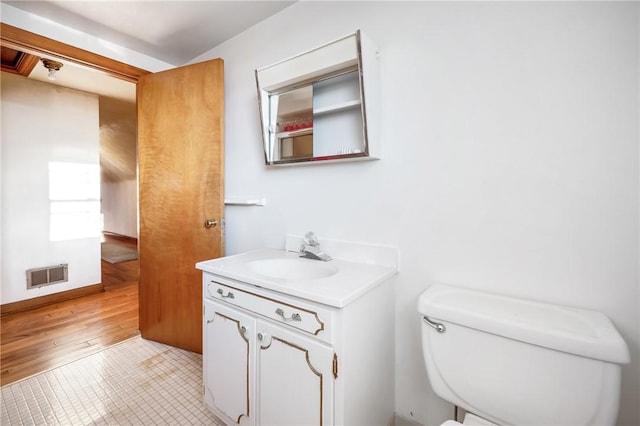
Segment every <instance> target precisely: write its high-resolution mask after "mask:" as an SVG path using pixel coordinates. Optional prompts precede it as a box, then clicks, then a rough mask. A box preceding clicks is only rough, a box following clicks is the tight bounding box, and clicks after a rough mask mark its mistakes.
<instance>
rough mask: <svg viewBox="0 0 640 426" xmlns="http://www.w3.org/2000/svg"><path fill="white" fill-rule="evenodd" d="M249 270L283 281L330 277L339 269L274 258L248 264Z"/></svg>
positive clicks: (313, 262)
mask: <svg viewBox="0 0 640 426" xmlns="http://www.w3.org/2000/svg"><path fill="white" fill-rule="evenodd" d="M247 266H248V267H249V269H250V270H251V271H252V272H254V273H256V274H260V275H262V276H265V277H270V278H277V279H282V280H313V279H318V278H325V277H330V276H331V275H334V274H336V273H337V272H338V268H337V267H335V266H333V265H331V264H328V263H325V262H322V261H319V260H309V259H300V258H274V259H261V260H254V261H251V262H248V263H247Z"/></svg>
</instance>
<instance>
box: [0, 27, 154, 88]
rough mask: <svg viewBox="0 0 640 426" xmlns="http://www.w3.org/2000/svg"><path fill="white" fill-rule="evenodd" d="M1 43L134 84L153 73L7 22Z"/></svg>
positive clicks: (1, 32)
mask: <svg viewBox="0 0 640 426" xmlns="http://www.w3.org/2000/svg"><path fill="white" fill-rule="evenodd" d="M0 44H1V45H2V46H6V47H10V48H12V49H16V50H20V51H22V52H26V53H30V54H34V55H37V56H53V57H56V58H59V59H63V60H65V61H69V62H73V63H75V64H78V65H83V66H86V67H89V68H92V69H95V70H98V71H102V72H105V73H107V74H109V75H111V76H112V77H116V78H119V79H121V80H125V81H129V82H132V83H137V82H138V78H140V77H142V76H143V75H146V74H149V73H150V72H149V71H146V70H143V69H142V68H137V67H134V66H132V65H129V64H125V63H124V62H120V61H116V60H114V59H110V58H107V57H106V56H102V55H98V54H97V53H93V52H89V51H88V50H84V49H80V48H77V47H74V46H71V45H69V44H65V43H61V42H59V41H56V40H53V39H50V38H47V37H44V36H41V35H38V34H35V33H32V32H29V31H25V30H23V29H21V28H17V27H14V26H11V25H8V24H5V23H4V22H2V23H0Z"/></svg>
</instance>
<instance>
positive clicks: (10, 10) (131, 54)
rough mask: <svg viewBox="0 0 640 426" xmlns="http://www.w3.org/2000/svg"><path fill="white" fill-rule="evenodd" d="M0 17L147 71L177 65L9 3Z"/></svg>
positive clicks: (25, 28) (7, 22) (15, 24)
mask: <svg viewBox="0 0 640 426" xmlns="http://www.w3.org/2000/svg"><path fill="white" fill-rule="evenodd" d="M0 16H2V22H4V23H5V24H9V25H12V26H14V27H18V28H22V29H23V30H26V31H30V32H32V33H35V34H39V35H41V36H44V37H48V38H50V39H53V40H56V41H59V42H61V43H65V44H69V45H71V46H76V47H79V48H81V49H84V50H87V51H89V52H93V53H97V54H98V55H102V56H105V57H107V58H111V59H113V60H116V61H120V62H123V63H125V64H129V65H133V66H134V67H138V68H141V69H143V70H147V71H151V72H158V71H163V70H166V69H169V68H173V65H171V64H168V63H166V62H164V61H160V60H158V59H156V58H152V57H151V56H147V55H143V54H142V53H139V52H136V51H134V50H131V49H128V48H126V47H124V46H120V45H117V44H114V43H111V42H108V41H105V40H102V39H100V38H98V37H96V36H94V35H91V34H87V33H83V32H82V31H78V30H75V29H73V28H69V27H65V26H64V25H61V24H58V23H56V22H53V21H50V20H48V19H44V18H41V17H39V16H37V15H34V14H32V13H28V12H25V11H23V10H20V9H16V8H15V7H12V6H9V5H7V4H5V3H1V4H0Z"/></svg>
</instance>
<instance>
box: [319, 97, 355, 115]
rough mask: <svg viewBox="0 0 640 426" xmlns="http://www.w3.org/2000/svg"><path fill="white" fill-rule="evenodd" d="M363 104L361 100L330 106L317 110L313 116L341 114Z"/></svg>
mask: <svg viewBox="0 0 640 426" xmlns="http://www.w3.org/2000/svg"><path fill="white" fill-rule="evenodd" d="M361 104H362V103H361V102H360V100H359V99H354V100H352V101H346V102H341V103H339V104H334V105H329V106H326V107H321V108H316V109H314V110H313V115H314V116H315V115H323V114H329V113H333V112H340V111H344V110H347V109H351V108H359V107H360V105H361Z"/></svg>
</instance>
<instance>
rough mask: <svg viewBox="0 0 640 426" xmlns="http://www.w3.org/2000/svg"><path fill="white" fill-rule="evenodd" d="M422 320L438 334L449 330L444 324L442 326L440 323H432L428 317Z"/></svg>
mask: <svg viewBox="0 0 640 426" xmlns="http://www.w3.org/2000/svg"><path fill="white" fill-rule="evenodd" d="M422 320H423V321H424V322H426V323H427V324H429V326H430V327H433V328H434V329H435V330H436V331H437V332H438V333H444V332H445V331H447V329H446V328H445V326H444V324H440V323H439V322H435V321H431V320H430V319H429V318H427V317H422Z"/></svg>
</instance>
